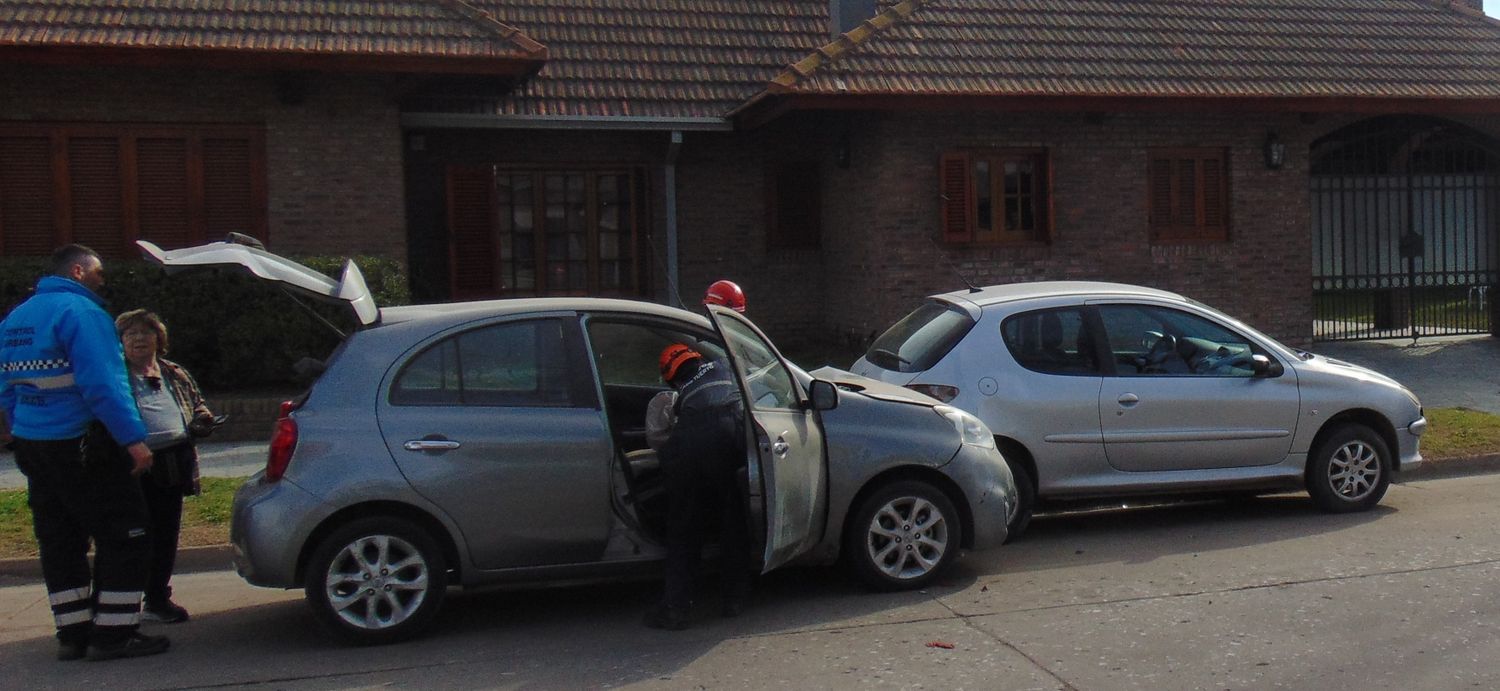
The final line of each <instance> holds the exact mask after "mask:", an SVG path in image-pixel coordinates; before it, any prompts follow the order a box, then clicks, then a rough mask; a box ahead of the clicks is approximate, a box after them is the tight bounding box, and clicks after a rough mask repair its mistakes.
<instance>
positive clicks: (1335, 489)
mask: <svg viewBox="0 0 1500 691" xmlns="http://www.w3.org/2000/svg"><path fill="white" fill-rule="evenodd" d="M1392 465H1393V464H1392V463H1391V452H1390V449H1389V447H1387V446H1386V444H1385V440H1383V439H1381V438H1380V435H1379V434H1376V433H1375V430H1372V429H1370V428H1369V427H1366V426H1364V425H1358V424H1346V425H1341V426H1339V427H1337V428H1335V429H1333V430H1332V431H1331V432H1330V433H1329V434H1328V436H1327V437H1325V438H1324V439H1323V441H1322V443H1320V444H1318V447H1317V449H1315V450H1314V452H1313V457H1312V459H1311V460H1310V461H1309V462H1308V465H1307V493H1308V494H1309V495H1311V496H1312V499H1313V503H1315V504H1317V505H1318V508H1320V509H1322V510H1324V511H1327V512H1329V513H1349V512H1352V511H1365V510H1368V509H1369V508H1371V507H1373V506H1375V505H1376V504H1377V503H1379V502H1380V499H1381V497H1384V496H1385V491H1386V488H1388V487H1389V486H1390V484H1391V468H1392Z"/></svg>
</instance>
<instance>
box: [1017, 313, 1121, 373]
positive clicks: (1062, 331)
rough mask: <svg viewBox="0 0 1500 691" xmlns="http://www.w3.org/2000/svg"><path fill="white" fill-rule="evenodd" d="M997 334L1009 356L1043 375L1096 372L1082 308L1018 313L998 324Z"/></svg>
mask: <svg viewBox="0 0 1500 691" xmlns="http://www.w3.org/2000/svg"><path fill="white" fill-rule="evenodd" d="M1000 335H1001V337H1002V339H1003V340H1004V341H1005V347H1006V348H1007V349H1009V350H1010V354H1011V356H1012V357H1014V358H1015V359H1016V362H1017V363H1018V364H1020V365H1021V366H1022V367H1025V368H1026V369H1029V370H1032V371H1034V372H1042V373H1044V374H1089V375H1097V374H1098V373H1099V362H1098V357H1097V354H1096V353H1097V351H1096V350H1095V348H1094V339H1093V337H1092V335H1091V333H1090V331H1089V329H1088V325H1087V324H1086V323H1085V322H1084V320H1083V311H1082V310H1081V309H1078V308H1075V307H1069V308H1064V309H1050V310H1037V311H1035V312H1026V313H1023V314H1017V315H1015V316H1012V317H1009V318H1007V319H1006V320H1005V322H1004V323H1002V324H1001V325H1000Z"/></svg>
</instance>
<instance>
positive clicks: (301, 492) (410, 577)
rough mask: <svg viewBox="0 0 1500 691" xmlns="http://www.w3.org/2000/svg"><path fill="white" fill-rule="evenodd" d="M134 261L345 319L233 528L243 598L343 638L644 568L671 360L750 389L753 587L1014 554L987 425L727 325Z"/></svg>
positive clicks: (255, 263) (900, 580)
mask: <svg viewBox="0 0 1500 691" xmlns="http://www.w3.org/2000/svg"><path fill="white" fill-rule="evenodd" d="M139 244H140V245H141V247H142V249H143V251H144V252H145V254H146V256H147V257H148V258H149V259H152V260H154V261H156V262H158V263H160V264H162V265H164V266H166V267H167V268H169V269H183V268H192V267H199V266H237V267H242V268H244V269H247V270H249V271H250V272H251V273H253V274H254V275H256V276H258V277H260V278H262V279H265V280H268V281H273V282H276V283H278V284H280V285H282V286H283V287H286V288H290V289H292V290H293V291H294V292H296V293H298V294H301V295H303V296H309V297H313V298H318V299H324V300H330V301H335V302H339V303H342V304H345V305H347V306H348V307H349V308H350V309H351V310H352V312H353V314H354V316H355V319H356V320H357V321H358V322H359V323H360V324H361V328H359V329H358V330H356V331H354V333H352V334H351V335H349V336H348V337H347V338H346V339H345V340H344V341H343V343H342V344H341V345H340V347H339V349H338V350H337V351H336V352H335V353H334V355H333V356H332V357H331V358H330V359H329V361H328V362H327V363H326V369H325V370H324V371H323V373H322V374H321V376H320V377H319V378H318V379H317V381H316V383H315V384H314V385H313V386H312V388H311V389H310V390H309V391H308V392H307V393H306V394H304V395H303V396H301V397H300V398H298V399H296V400H295V401H289V402H287V403H285V404H283V413H282V416H281V418H280V420H278V421H277V426H276V430H275V436H274V438H273V439H272V441H271V451H270V457H269V459H268V461H267V464H266V468H265V470H264V471H263V472H261V473H259V474H257V475H255V476H254V477H252V478H250V479H249V480H248V481H247V482H246V483H245V484H244V486H242V487H241V488H240V490H239V492H238V493H237V494H236V496H235V501H234V509H233V518H232V523H231V532H230V540H231V542H232V543H233V547H234V550H235V563H236V566H237V568H238V570H239V572H240V574H241V575H242V576H243V577H244V578H245V579H246V580H248V581H249V582H250V583H252V584H255V585H261V586H268V587H277V588H292V587H301V588H303V589H304V590H305V592H306V596H307V600H308V601H309V603H311V605H312V608H313V610H314V612H316V614H317V617H318V619H319V620H320V621H322V622H323V623H324V624H325V625H327V626H328V627H329V628H330V629H331V630H332V631H333V632H335V633H337V634H340V635H342V636H343V637H345V638H347V639H349V640H351V641H353V642H358V643H383V642H390V641H395V640H400V639H403V638H407V637H409V636H411V635H413V634H416V633H417V632H419V631H420V630H421V629H422V628H423V627H424V626H426V625H427V624H429V623H430V622H431V621H432V619H433V616H434V615H435V614H436V612H437V610H438V607H439V605H440V603H441V602H442V600H443V597H444V592H445V590H446V589H447V587H448V586H449V585H450V584H454V585H462V586H478V585H482V584H490V583H497V582H512V583H536V582H544V581H554V582H556V581H579V580H592V579H601V578H614V577H620V576H625V575H630V574H636V573H640V572H642V571H646V572H649V571H650V570H651V569H650V568H643V567H652V566H654V565H656V563H657V562H659V561H660V560H661V559H662V558H663V557H664V556H665V550H664V548H663V545H662V542H661V536H662V535H663V534H664V532H665V525H664V523H665V518H666V510H665V509H666V507H665V504H664V502H665V501H666V499H665V496H664V493H663V488H662V483H661V478H660V477H659V474H658V464H657V461H656V458H655V457H654V455H653V453H652V452H651V451H650V449H649V448H648V445H647V444H646V441H645V426H646V425H645V418H646V410H647V405H648V403H649V402H650V400H651V399H652V398H653V397H654V396H655V395H656V394H657V393H658V392H660V391H662V390H664V389H665V388H666V387H665V385H663V384H662V383H661V381H660V380H659V379H658V373H657V369H656V358H657V354H658V353H659V352H661V350H662V348H663V347H665V346H667V345H669V344H672V343H688V344H691V345H692V346H693V347H694V348H695V349H697V350H698V351H699V352H701V353H704V354H705V356H708V357H713V358H723V359H726V360H727V361H729V362H730V363H732V364H733V369H734V371H735V372H736V373H737V375H738V379H739V382H740V386H741V395H742V396H743V397H744V400H745V403H746V406H745V409H746V411H747V413H746V418H747V419H746V440H745V441H746V444H745V447H746V470H745V472H744V478H743V483H744V487H743V489H744V492H745V497H744V499H745V501H746V502H747V503H748V508H749V511H748V514H749V515H750V517H751V519H750V520H751V522H752V525H751V535H752V538H753V539H754V541H755V542H756V543H757V552H758V556H759V563H760V567H761V569H762V570H764V571H769V570H771V569H774V568H777V567H779V566H782V565H785V564H792V563H829V562H833V561H836V560H839V559H843V560H844V561H845V562H847V564H848V566H849V567H850V568H851V569H852V570H853V572H854V573H855V574H856V575H857V576H859V577H860V578H861V579H863V580H864V581H865V582H867V583H868V584H870V585H872V586H874V587H877V588H884V589H898V588H917V587H921V586H923V585H925V584H927V583H929V582H931V580H932V579H933V578H934V577H936V576H937V575H939V574H940V573H941V572H942V571H943V569H944V568H945V567H947V566H948V565H949V564H951V563H952V562H953V560H954V559H955V558H956V557H957V556H958V554H959V551H960V549H962V548H974V549H980V548H986V547H991V546H996V545H999V544H1000V543H1002V542H1004V540H1005V536H1006V533H1005V531H1006V526H1007V517H1008V516H1009V515H1010V514H1011V513H1012V510H1013V508H1014V507H1015V504H1016V490H1015V485H1014V484H1013V482H1012V479H1011V476H1010V472H1009V470H1008V469H1007V466H1006V464H1005V461H1004V459H1003V458H1002V457H1001V456H1000V454H999V452H998V451H997V450H996V447H995V442H994V437H993V435H992V434H991V433H990V431H989V430H988V429H985V427H984V425H983V424H982V423H980V422H979V421H978V419H976V418H975V417H974V416H972V415H970V414H968V413H964V412H962V411H960V410H958V409H956V408H953V407H950V406H945V405H941V404H939V403H938V402H937V401H935V400H932V399H931V398H928V397H926V396H922V395H918V394H915V393H913V392H912V391H910V390H907V389H902V388H900V387H895V386H890V385H885V384H881V383H880V382H876V381H872V380H868V379H864V378H861V377H856V376H854V375H851V374H849V373H848V372H843V371H839V370H833V369H827V368H825V369H822V370H818V371H816V372H812V373H808V372H805V371H803V370H801V369H799V368H798V367H796V366H795V365H793V364H791V363H789V362H788V361H786V359H785V358H783V357H782V356H781V355H780V354H779V353H778V352H777V350H776V348H775V347H774V346H772V344H771V343H770V341H768V340H767V339H766V338H765V336H764V335H763V334H762V333H761V332H760V331H759V330H758V329H757V328H756V327H755V326H754V325H753V324H752V323H751V322H750V321H748V320H747V319H745V318H744V317H743V316H741V315H739V314H736V313H735V312H732V311H729V310H726V309H722V308H718V307H711V308H709V314H708V315H707V316H705V315H703V314H696V313H693V312H688V311H685V310H681V309H674V308H671V307H665V306H662V305H657V304H652V303H646V302H635V301H625V300H606V299H587V298H539V299H513V300H493V301H487V302H468V303H453V304H443V305H422V306H410V307H390V308H384V309H381V308H378V307H377V306H376V305H375V304H374V302H373V301H372V300H371V298H370V294H369V291H368V290H366V288H365V284H364V279H363V278H362V277H361V276H360V273H359V270H358V268H357V267H355V266H354V264H353V263H352V262H350V263H348V264H346V266H345V269H344V273H343V276H342V278H341V279H340V280H338V281H334V280H332V279H330V278H328V277H326V276H323V275H322V274H319V273H317V272H315V271H311V270H308V269H306V268H305V267H302V266H300V265H298V264H295V263H293V262H291V261H288V260H286V259H283V258H281V257H278V256H276V255H273V254H269V253H267V252H265V251H263V250H261V249H258V248H253V247H249V246H246V245H243V244H237V243H230V242H221V243H211V244H209V245H204V246H201V247H194V248H188V249H182V250H173V251H163V250H161V249H160V248H158V247H156V246H155V245H152V244H151V243H149V242H144V241H143V242H141V243H139ZM712 549H713V548H712V546H710V550H712Z"/></svg>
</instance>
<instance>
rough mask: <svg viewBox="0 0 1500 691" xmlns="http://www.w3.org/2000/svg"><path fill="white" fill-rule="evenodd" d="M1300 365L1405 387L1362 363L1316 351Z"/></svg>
mask: <svg viewBox="0 0 1500 691" xmlns="http://www.w3.org/2000/svg"><path fill="white" fill-rule="evenodd" d="M1302 367H1303V368H1305V369H1313V370H1317V371H1321V372H1328V373H1329V374H1333V375H1335V376H1341V377H1350V378H1352V379H1358V380H1361V381H1370V382H1375V383H1378V384H1384V385H1386V386H1391V387H1395V388H1398V389H1405V388H1406V387H1405V386H1404V385H1402V384H1401V382H1398V381H1396V380H1395V379H1392V378H1390V377H1388V376H1386V375H1384V374H1381V373H1379V372H1376V371H1375V370H1372V369H1370V368H1368V367H1365V366H1363V365H1356V364H1354V363H1352V362H1344V361H1343V360H1335V359H1333V358H1331V357H1327V356H1324V355H1318V354H1316V353H1314V354H1313V357H1312V359H1311V360H1308V361H1306V362H1304V363H1302Z"/></svg>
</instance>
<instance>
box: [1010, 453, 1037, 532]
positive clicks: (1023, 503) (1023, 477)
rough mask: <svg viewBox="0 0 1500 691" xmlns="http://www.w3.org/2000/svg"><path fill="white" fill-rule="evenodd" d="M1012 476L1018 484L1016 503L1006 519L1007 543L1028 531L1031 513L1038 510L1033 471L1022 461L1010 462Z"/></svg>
mask: <svg viewBox="0 0 1500 691" xmlns="http://www.w3.org/2000/svg"><path fill="white" fill-rule="evenodd" d="M1007 465H1008V466H1010V476H1011V478H1012V479H1013V480H1014V481H1015V484H1016V505H1015V506H1014V507H1012V508H1011V510H1010V517H1009V518H1008V519H1006V521H1005V544H1007V545H1008V544H1010V543H1012V542H1014V541H1015V540H1016V538H1018V537H1021V534H1022V533H1024V532H1026V526H1028V525H1031V514H1032V512H1033V511H1035V510H1036V485H1035V484H1033V483H1032V480H1031V473H1028V472H1026V467H1025V466H1023V465H1021V464H1020V463H1009V462H1007Z"/></svg>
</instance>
